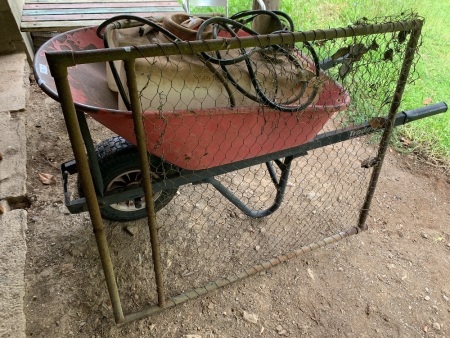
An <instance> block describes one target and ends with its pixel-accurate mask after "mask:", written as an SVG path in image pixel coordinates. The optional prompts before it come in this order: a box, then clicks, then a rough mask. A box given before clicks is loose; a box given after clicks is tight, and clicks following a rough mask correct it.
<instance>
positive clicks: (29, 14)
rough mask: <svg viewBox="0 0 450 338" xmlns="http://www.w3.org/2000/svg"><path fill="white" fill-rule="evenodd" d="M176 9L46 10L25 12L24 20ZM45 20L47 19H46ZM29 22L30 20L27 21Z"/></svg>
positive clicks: (23, 12) (170, 9)
mask: <svg viewBox="0 0 450 338" xmlns="http://www.w3.org/2000/svg"><path fill="white" fill-rule="evenodd" d="M175 9H176V8H174V7H170V6H169V7H127V8H70V9H45V10H24V11H22V16H23V18H31V17H41V16H42V17H47V16H49V15H75V14H78V15H85V14H92V15H94V14H105V13H106V14H107V13H112V14H121V13H123V14H125V13H126V14H129V13H151V12H156V11H160V12H173V11H174V10H175ZM44 20H45V19H44ZM27 21H29V20H27Z"/></svg>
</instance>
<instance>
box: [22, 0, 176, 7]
mask: <svg viewBox="0 0 450 338" xmlns="http://www.w3.org/2000/svg"><path fill="white" fill-rule="evenodd" d="M153 1H155V2H156V1H158V0H150V2H153ZM93 2H101V3H104V4H105V5H106V6H107V5H108V4H110V3H112V2H126V1H125V0H25V4H72V3H73V4H79V3H93ZM132 2H141V3H146V2H149V1H147V0H132ZM180 7H181V5H180Z"/></svg>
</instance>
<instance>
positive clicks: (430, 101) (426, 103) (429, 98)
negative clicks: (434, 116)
mask: <svg viewBox="0 0 450 338" xmlns="http://www.w3.org/2000/svg"><path fill="white" fill-rule="evenodd" d="M422 103H423V104H424V105H429V104H431V103H433V99H432V98H431V97H427V98H426V99H425V100H423V102H422Z"/></svg>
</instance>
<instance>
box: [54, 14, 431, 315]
mask: <svg viewBox="0 0 450 338" xmlns="http://www.w3.org/2000/svg"><path fill="white" fill-rule="evenodd" d="M422 25H423V21H422V20H420V19H416V20H411V21H400V22H391V23H385V24H373V25H357V26H350V27H346V28H338V29H328V30H313V31H306V32H295V33H277V34H271V35H261V36H257V37H243V38H226V39H225V38H224V39H217V40H209V41H192V42H178V43H176V44H175V43H166V44H159V45H149V46H143V47H139V48H137V47H126V48H111V49H99V50H89V51H58V52H51V53H47V60H48V64H49V68H50V71H51V74H52V76H53V78H54V80H55V84H56V88H57V92H58V97H59V101H60V103H61V107H62V111H63V115H64V119H65V123H66V127H67V132H68V135H69V139H70V142H71V146H72V150H73V153H74V156H75V160H76V163H77V167H78V172H79V175H80V178H81V184H82V189H83V192H84V195H85V198H86V204H87V207H88V210H89V214H90V218H91V222H92V227H93V231H94V235H95V239H96V242H97V247H98V251H99V256H100V260H101V263H102V266H103V271H104V274H105V280H106V284H107V288H108V292H109V296H110V298H111V303H112V308H113V312H114V318H115V321H116V323H117V324H124V323H128V322H131V321H134V320H136V319H139V318H143V317H146V316H148V315H151V314H153V313H156V312H159V311H162V310H164V309H167V308H170V307H173V306H175V305H177V304H180V303H183V302H185V301H187V300H189V299H193V298H196V297H198V296H200V295H202V294H205V293H207V292H209V291H211V290H215V289H217V288H220V287H222V286H225V285H228V284H230V283H234V282H236V281H239V280H241V279H243V278H246V277H248V276H250V275H253V274H255V273H257V272H259V271H263V270H267V269H270V268H272V267H274V266H276V265H278V264H280V263H281V262H284V261H287V260H289V259H292V258H294V257H297V256H299V255H301V254H303V253H305V252H308V251H311V250H314V249H317V248H320V247H322V246H324V245H327V244H330V243H333V242H336V241H339V240H341V239H343V238H346V237H348V236H350V235H354V234H357V233H359V232H360V231H361V230H365V229H367V226H366V224H365V222H366V219H367V215H368V211H369V208H370V204H371V200H372V197H373V194H374V192H375V188H376V185H377V181H378V178H379V175H380V171H381V167H382V163H383V160H384V157H385V154H386V150H387V147H388V141H389V138H390V135H391V133H392V129H393V128H394V119H395V114H396V112H397V110H398V107H399V105H400V101H401V98H402V94H403V91H404V88H405V84H406V79H407V78H408V74H409V70H410V68H411V65H412V63H413V58H414V54H415V51H416V48H417V43H418V37H419V35H420V32H421V28H422ZM395 31H411V35H410V38H409V41H408V47H407V51H406V55H405V58H404V62H403V65H402V69H401V73H400V76H399V80H398V83H397V88H396V90H395V93H394V94H393V102H392V104H391V107H390V110H389V115H388V119H387V124H386V126H385V128H384V132H383V135H382V139H381V142H380V147H379V150H378V155H377V156H378V160H379V161H378V162H377V165H376V166H375V167H374V170H373V173H372V177H371V181H370V184H369V187H368V190H367V194H366V198H365V202H364V206H363V208H362V209H361V211H360V217H359V222H358V224H357V225H356V226H353V227H350V228H349V229H348V230H347V231H344V232H340V233H338V234H336V235H334V236H331V237H327V238H325V239H323V240H322V241H319V242H316V243H313V244H310V245H308V246H305V247H303V248H301V249H299V250H296V251H294V252H291V253H288V254H286V255H283V256H280V257H277V258H274V259H272V260H270V261H268V262H262V263H261V264H258V265H255V266H253V267H252V268H251V269H249V270H246V271H244V272H242V273H240V274H236V275H233V276H230V277H228V278H223V279H219V280H216V281H214V282H210V283H207V284H205V285H204V286H202V287H199V288H196V289H194V290H191V291H188V292H185V293H182V294H180V295H178V296H175V297H173V298H170V299H166V296H165V288H164V281H163V278H162V276H163V274H162V269H163V267H162V263H161V257H160V243H159V238H158V232H157V229H156V220H155V211H154V204H153V197H152V196H153V194H152V182H151V177H150V170H149V166H148V158H147V156H146V152H147V148H146V142H145V135H144V127H143V121H142V110H141V107H140V103H139V97H138V92H137V86H136V76H135V73H134V60H135V59H136V58H142V57H152V56H158V55H162V53H164V55H171V54H192V53H200V52H206V51H217V50H223V49H227V48H247V47H253V46H267V45H274V44H292V43H297V42H306V41H314V40H325V39H335V38H343V37H352V36H361V35H370V34H380V33H388V32H395ZM115 60H124V61H125V68H126V75H127V83H128V87H129V89H130V96H131V105H132V113H133V121H134V127H135V131H136V139H137V145H138V150H139V157H140V163H141V170H142V173H143V182H144V184H143V185H144V191H145V200H146V208H147V214H148V224H149V229H150V242H151V246H152V257H153V268H154V272H155V279H156V280H155V283H156V288H157V293H158V304H157V305H154V306H150V307H147V308H145V309H142V310H140V311H137V312H135V313H131V314H127V315H125V314H124V313H123V309H122V303H121V300H120V295H119V290H118V285H117V282H116V277H115V273H114V267H113V264H112V261H111V256H110V250H109V246H108V242H107V238H106V233H105V226H104V224H103V220H102V218H101V214H100V209H99V203H98V199H97V194H96V191H95V187H94V184H93V179H92V174H91V170H90V167H89V161H88V158H87V156H86V152H85V147H86V145H85V144H84V142H83V137H82V133H81V131H80V125H79V122H78V120H77V113H76V108H75V105H74V102H73V98H72V95H71V90H70V83H69V80H68V72H67V69H68V68H69V67H73V66H75V65H78V64H86V63H93V62H107V61H115Z"/></svg>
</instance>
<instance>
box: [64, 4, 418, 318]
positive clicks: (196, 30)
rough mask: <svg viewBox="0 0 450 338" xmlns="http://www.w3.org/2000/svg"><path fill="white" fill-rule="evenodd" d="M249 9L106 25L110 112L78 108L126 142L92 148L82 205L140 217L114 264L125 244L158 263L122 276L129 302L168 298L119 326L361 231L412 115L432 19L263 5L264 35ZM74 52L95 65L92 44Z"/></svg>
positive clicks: (108, 215)
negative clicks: (394, 142) (325, 22)
mask: <svg viewBox="0 0 450 338" xmlns="http://www.w3.org/2000/svg"><path fill="white" fill-rule="evenodd" d="M255 15H256V13H253V12H250V13H239V14H237V15H235V16H232V17H231V18H218V17H212V18H209V19H206V18H195V17H190V16H187V15H174V16H171V17H168V18H164V19H162V20H160V21H158V22H154V21H149V20H145V19H137V22H138V23H137V24H136V23H130V22H129V21H119V23H117V22H116V23H114V24H111V23H112V22H113V21H114V20H110V21H108V22H106V23H105V25H102V26H100V27H99V31H98V32H97V33H98V34H100V33H102V34H103V35H101V34H100V35H101V36H102V38H103V36H104V40H105V45H106V46H107V47H120V48H119V49H115V50H112V52H111V53H110V54H106V53H103V54H102V53H101V52H99V55H100V54H101V55H100V56H99V58H98V59H97V60H96V61H110V63H109V65H108V66H107V69H106V73H107V74H105V78H107V81H105V85H107V86H108V87H109V89H110V90H111V92H112V93H114V94H113V95H112V96H110V97H113V98H114V100H113V101H115V105H114V104H112V105H111V104H110V103H108V104H104V105H103V106H102V105H99V104H98V101H99V100H101V98H98V97H95V94H94V93H92V94H91V93H85V94H86V95H82V100H84V101H82V102H81V104H80V103H79V104H78V106H77V108H78V109H79V110H83V111H86V112H88V113H89V114H90V115H91V116H92V117H93V118H94V119H96V120H97V121H99V122H100V123H102V124H103V125H105V126H106V127H107V128H109V129H111V130H112V131H113V132H114V133H116V134H117V135H116V136H114V137H112V138H110V139H107V140H105V141H103V142H101V143H100V144H99V145H97V146H96V147H95V149H93V150H92V151H91V152H90V151H89V146H88V145H87V146H86V148H87V150H88V153H89V157H90V159H91V161H90V162H91V171H92V172H93V173H94V174H93V178H94V179H93V184H95V186H96V189H97V193H96V194H95V196H90V194H89V192H87V191H88V189H89V186H88V183H90V182H92V181H90V182H88V183H83V181H85V180H87V179H89V180H90V178H89V177H88V176H83V175H85V174H84V171H83V170H80V174H81V176H82V180H81V183H82V184H84V185H82V188H83V189H84V191H85V193H86V200H87V201H88V202H89V201H90V200H91V199H92V200H94V201H96V199H97V198H99V199H100V200H101V201H102V203H101V205H100V210H99V211H100V212H101V214H102V216H103V218H105V219H108V220H109V221H112V222H107V223H106V225H107V226H108V225H109V226H111V225H114V224H117V222H121V223H120V224H122V223H123V222H125V223H123V226H125V227H127V226H134V225H135V224H137V223H139V224H141V225H142V229H144V230H140V232H139V233H140V234H141V235H143V236H142V239H139V240H140V241H141V242H142V247H141V246H139V245H136V246H134V247H133V248H126V249H120V248H115V247H114V243H112V247H113V248H114V250H113V251H117V252H119V254H118V255H117V257H116V256H114V257H113V261H114V264H115V265H116V266H126V261H125V260H123V259H121V258H120V257H121V254H120V253H121V251H127V250H128V251H130V250H131V251H137V252H138V255H135V256H134V257H135V258H134V259H139V260H141V259H149V260H151V262H152V263H151V264H150V265H146V266H145V267H143V270H142V271H134V272H133V273H134V274H135V275H136V276H137V275H139V276H144V275H145V277H139V278H135V279H133V278H130V276H129V275H119V276H118V278H117V279H118V280H119V282H123V283H124V284H125V286H124V288H123V289H122V291H125V293H126V294H127V295H128V294H129V295H130V296H131V295H132V294H133V292H134V291H135V290H136V289H137V288H140V287H142V285H146V286H145V288H146V290H147V292H148V296H146V299H145V300H144V304H145V303H150V304H156V303H158V304H159V306H160V307H153V308H150V310H144V311H143V312H141V313H139V314H136V315H131V316H129V317H128V319H125V321H126V320H132V319H136V318H139V317H142V316H144V315H146V314H149V313H151V312H153V311H158V310H159V309H161V307H164V306H173V305H175V304H177V303H180V302H183V301H185V300H188V299H191V298H194V297H196V296H198V295H200V294H203V293H206V292H207V291H209V290H211V289H215V288H217V287H220V286H223V285H226V284H229V283H231V282H234V281H236V280H238V279H242V278H244V277H246V276H248V275H251V274H254V273H256V272H258V271H261V270H263V269H267V268H270V267H272V266H274V265H276V264H279V263H280V262H283V261H286V260H288V259H289V258H292V257H295V256H298V255H299V254H301V253H303V252H305V251H308V250H312V249H314V248H317V247H320V246H323V245H325V244H328V243H331V242H333V241H336V240H339V239H342V238H344V237H346V236H348V235H351V234H355V233H357V232H358V231H359V230H362V229H364V228H365V224H364V223H365V217H366V216H367V212H368V208H369V206H370V200H371V195H372V194H373V190H374V188H375V186H376V181H377V179H378V176H377V175H379V170H380V169H381V164H382V161H383V157H384V152H385V151H386V146H387V141H388V140H389V135H390V132H391V130H392V127H393V126H394V125H397V124H401V123H404V122H406V120H407V118H405V117H404V116H403V115H401V116H399V115H395V114H396V112H397V109H398V106H399V104H400V101H401V96H402V92H403V89H404V86H405V84H406V82H407V79H408V75H409V71H410V69H412V73H413V74H411V75H410V76H409V79H414V76H415V75H414V65H415V62H416V59H415V58H414V55H415V53H416V49H417V46H418V45H419V41H418V40H419V36H420V27H421V23H422V21H421V20H419V19H418V18H417V17H416V16H415V15H413V14H406V15H405V14H402V16H399V17H386V18H379V19H375V20H372V21H370V20H368V19H366V18H364V19H363V20H361V21H360V22H357V23H356V24H355V25H354V26H350V27H347V28H339V29H328V30H316V31H309V32H295V27H294V24H293V22H292V20H291V19H290V18H289V17H288V16H287V15H285V14H284V13H280V12H264V13H263V15H269V16H270V18H271V20H272V24H273V25H274V27H278V30H277V31H276V32H274V33H273V34H271V35H264V36H262V35H258V34H257V33H256V32H255V31H254V30H253V29H252V26H251V25H252V20H253V19H254V18H255ZM123 26H126V27H127V28H120V29H119V28H118V27H123ZM84 32H85V33H83V34H92V31H91V30H87V31H84ZM86 32H88V33H86ZM97 39H98V38H97ZM74 40H75V39H74ZM77 41H78V40H77ZM96 43H99V42H98V41H97V42H96ZM124 46H125V47H124ZM129 46H133V47H129ZM114 53H116V54H114ZM71 57H72V58H71V59H69V58H68V60H69V61H67V62H68V63H70V62H75V63H77V62H80V63H87V62H92V61H93V59H92V53H91V54H89V55H88V54H86V59H83V57H84V54H83V53H79V55H78V54H74V55H71ZM121 60H122V61H121ZM77 72H79V69H78V70H77ZM76 76H77V74H76V73H75V72H73V73H70V70H69V77H72V80H73V81H72V84H71V85H72V94H73V95H75V96H76V95H77V93H78V91H77V90H78V88H77V85H78V84H79V83H80V82H81V81H77V80H76V79H75V80H74V78H76ZM106 82H107V84H106ZM73 83H74V84H73ZM57 86H58V84H57ZM61 91H62V89H60V88H58V93H60V92H61ZM89 94H90V95H91V96H94V97H93V98H92V99H89ZM74 101H77V100H76V98H74ZM93 106H97V107H98V108H93ZM63 109H64V103H63ZM67 109H68V110H69V109H70V107H69V106H67ZM131 111H132V113H131ZM67 115H69V113H68V114H67ZM87 139H88V138H86V137H84V140H85V143H86V140H87ZM87 143H89V142H87ZM136 145H137V146H136ZM75 148H77V149H78V146H77V145H75V146H74V149H75ZM83 151H84V149H83ZM77 156H78V158H77V161H79V158H81V156H82V155H76V157H77ZM94 158H95V159H96V160H93V159H94ZM96 162H98V163H96ZM96 171H97V172H99V176H100V178H98V177H97V178H96V177H95V176H96V175H95V172H96ZM146 171H148V172H147V173H146ZM83 177H85V178H86V177H87V179H85V178H83ZM150 179H151V184H150ZM146 180H147V181H146ZM99 181H100V183H99ZM142 186H144V189H142ZM144 191H145V192H147V194H144ZM149 192H151V193H149ZM153 202H154V204H153ZM91 209H94V206H92V207H89V210H90V211H91V213H92V210H91ZM155 212H156V222H154V220H153V218H154V213H155ZM93 214H95V212H94V213H93ZM127 222H128V223H127ZM146 222H149V229H150V242H151V245H149V242H147V238H148V237H147V234H146V233H145V231H146V230H145V229H146V227H145V223H146ZM93 223H94V228H95V229H97V223H98V222H97V221H94V220H93ZM98 228H99V229H100V228H101V225H98ZM99 231H100V230H99ZM96 234H97V232H96ZM144 235H145V236H144ZM99 236H100V235H99ZM113 242H114V241H113ZM102 245H104V244H102ZM100 247H101V245H100V244H99V248H100ZM100 251H101V255H102V259H103V262H104V266H105V265H108V264H109V263H108V259H109V258H105V257H106V256H105V255H107V254H105V253H104V252H105V251H102V249H101V250H100ZM136 257H138V258H136ZM105 262H106V263H105ZM106 270H107V269H105V271H106ZM119 270H122V269H119ZM108 271H109V270H108ZM125 271H126V270H125ZM110 273H111V275H112V274H113V272H112V270H111V272H110ZM105 274H107V273H106V272H105ZM107 275H108V274H107ZM113 279H114V278H112V277H111V276H110V278H109V279H108V278H107V282H108V283H109V284H108V285H109V287H110V293H111V294H114V292H115V291H111V290H113V289H114V285H115V284H114V283H115V280H113ZM155 280H156V286H155V284H153V283H154V281H155ZM119 284H121V283H119ZM188 290H191V291H188ZM111 297H112V298H114V297H113V296H111ZM130 299H131V303H127V305H126V306H127V309H129V308H133V309H134V308H135V307H136V306H137V304H136V301H135V299H134V298H133V297H130ZM166 301H167V302H166ZM119 302H120V301H119ZM138 305H143V304H138ZM118 308H120V311H119V310H117V309H115V311H116V310H117V311H116V320H117V321H119V322H123V321H124V317H123V315H122V314H121V313H119V315H117V312H121V305H120V306H118Z"/></svg>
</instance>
